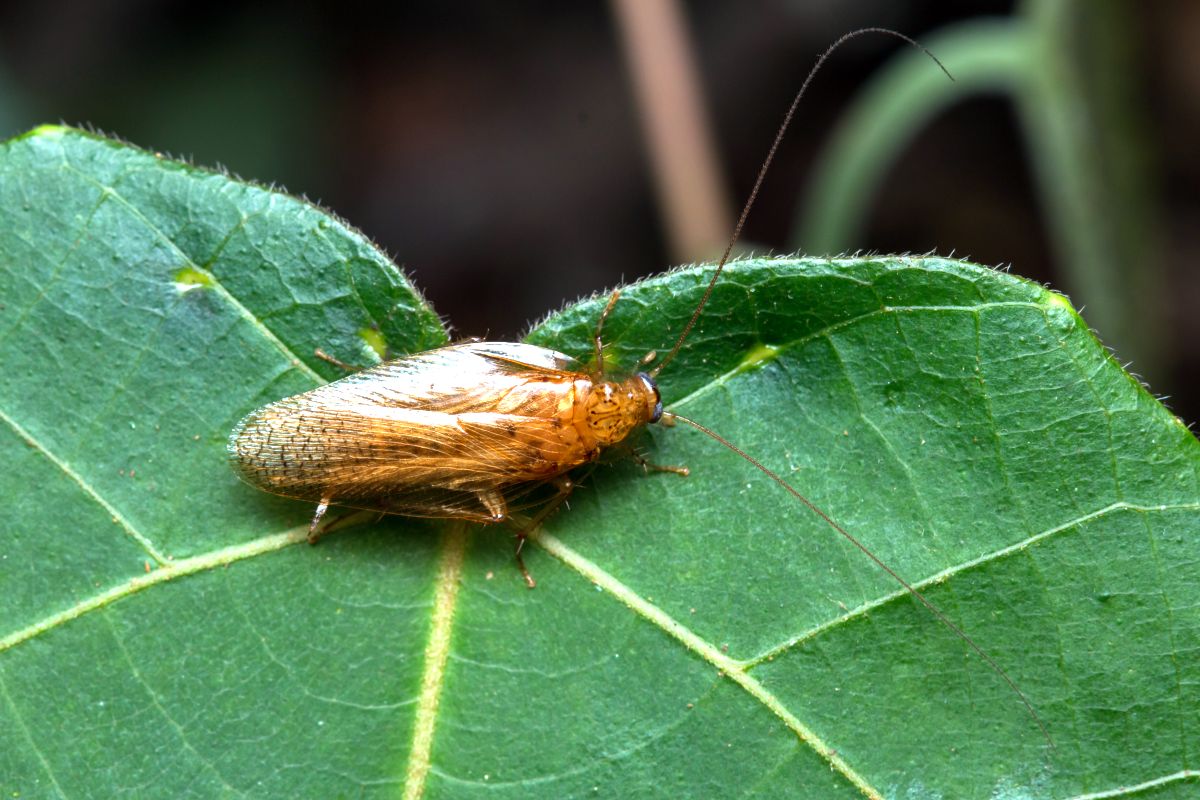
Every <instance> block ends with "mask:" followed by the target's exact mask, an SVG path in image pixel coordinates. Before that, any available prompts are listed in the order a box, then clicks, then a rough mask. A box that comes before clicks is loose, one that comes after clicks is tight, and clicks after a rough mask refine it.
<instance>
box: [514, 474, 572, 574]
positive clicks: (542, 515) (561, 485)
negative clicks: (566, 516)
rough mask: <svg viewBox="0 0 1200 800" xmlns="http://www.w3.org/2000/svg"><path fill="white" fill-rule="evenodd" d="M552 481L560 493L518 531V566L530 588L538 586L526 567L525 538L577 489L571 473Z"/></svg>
mask: <svg viewBox="0 0 1200 800" xmlns="http://www.w3.org/2000/svg"><path fill="white" fill-rule="evenodd" d="M550 482H551V483H553V484H554V487H555V488H556V489H558V494H556V495H554V497H552V498H550V499H549V500H547V501H546V504H545V505H544V506H542V507H541V509H539V510H538V513H536V514H534V515H533V518H532V519H530V520H529V522H528V523H526V524H525V525H523V526H521V528H520V529H519V530H518V531H517V551H516V556H517V568H518V569H520V570H521V576H522V577H523V578H525V585H526V586H528V587H529V588H530V589H532V588H534V587H535V586H537V582H536V581H534V579H533V576H532V575H530V574H529V570H528V569H526V568H525V558H524V557H523V556H522V555H521V550H522V548H524V547H525V540H526V539H528V538H529V534H530V533H531V532H532V531H534V530H536V529H537V528H538V526H540V525H541V524H542V522H543V521H545V519H546V517H548V516H550V515H551V514H552V513H554V511H555V510H557V509H558V507H559V506H561V505H562V504H563V502H565V501H566V499H567V498H568V497H570V496H571V492H572V491H574V490H575V482H574V481H572V480H571V476H569V475H559V476H558V477H557V478H552V479H551V481H550Z"/></svg>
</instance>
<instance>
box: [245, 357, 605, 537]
mask: <svg viewBox="0 0 1200 800" xmlns="http://www.w3.org/2000/svg"><path fill="white" fill-rule="evenodd" d="M579 369H581V366H580V365H579V363H578V362H576V361H574V360H573V359H571V358H569V357H567V356H565V355H563V354H561V353H557V352H555V351H553V350H547V349H545V348H541V347H535V346H533V345H527V344H515V343H499V342H472V343H467V344H458V345H450V346H448V347H442V348H439V349H437V350H430V351H428V352H424V353H418V354H416V355H412V356H408V357H405V358H400V359H396V360H394V361H389V362H386V363H383V364H379V365H378V366H375V367H371V368H370V369H366V370H363V371H362V372H358V373H355V374H353V375H350V376H347V377H345V378H342V379H341V380H339V381H334V382H333V383H330V384H327V385H325V386H322V387H319V388H317V389H313V390H312V391H310V392H305V393H304V394H299V395H295V396H293V397H289V398H285V399H283V400H280V401H278V402H275V403H271V404H270V405H267V406H264V407H262V408H260V409H258V410H257V411H254V412H252V413H251V414H249V415H247V416H246V417H245V418H244V419H243V420H242V421H241V423H239V424H238V426H237V428H235V429H234V432H233V434H232V436H231V437H230V443H229V454H230V460H231V461H232V463H233V465H234V468H235V470H236V471H237V472H238V473H239V475H240V476H241V477H242V478H243V479H244V480H246V481H247V482H248V483H250V484H252V485H254V486H257V487H259V488H262V489H265V490H267V491H269V492H273V493H275V494H280V495H283V496H286V497H295V498H297V499H302V500H311V501H314V502H316V501H320V500H323V499H328V500H330V501H331V502H332V503H334V504H335V505H344V506H350V507H354V508H366V509H371V510H378V511H383V512H387V513H394V514H403V515H408V516H419V517H439V518H440V517H458V518H465V519H470V520H475V521H479V522H494V521H498V520H499V519H502V518H504V517H505V516H507V514H508V512H509V511H510V510H513V509H514V508H517V507H521V506H524V505H533V504H536V503H537V502H538V500H537V498H538V496H539V494H540V493H539V492H537V489H538V487H539V486H541V485H542V484H544V483H545V482H546V481H548V480H550V479H551V478H554V477H555V476H557V475H560V474H562V473H564V472H566V471H568V470H570V469H572V468H574V467H576V466H579V465H580V464H582V463H585V462H586V461H589V460H591V459H592V458H593V457H594V456H595V453H594V452H592V451H590V450H589V449H588V448H587V447H585V446H583V445H582V444H581V442H580V440H579V435H578V432H577V429H576V428H575V426H573V425H571V424H570V419H571V413H572V410H573V408H574V403H575V393H576V382H577V381H581V380H582V381H586V380H588V377H587V375H585V374H582V373H580V372H579V371H578V370H579Z"/></svg>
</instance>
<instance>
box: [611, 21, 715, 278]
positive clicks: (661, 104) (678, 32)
mask: <svg viewBox="0 0 1200 800" xmlns="http://www.w3.org/2000/svg"><path fill="white" fill-rule="evenodd" d="M612 9H613V15H614V16H615V18H616V20H617V23H618V30H619V32H620V38H621V43H622V45H623V47H624V50H625V57H626V61H627V62H628V64H629V73H630V77H631V79H632V80H633V86H634V92H635V95H636V97H637V103H638V111H639V113H640V117H641V122H642V131H643V137H644V140H645V142H646V147H647V149H648V151H649V152H648V157H649V160H650V164H651V167H652V171H653V174H654V179H655V180H654V183H655V189H656V191H657V193H658V203H659V207H660V208H661V214H662V219H663V220H664V224H665V226H666V232H667V239H668V244H669V247H670V254H671V257H672V259H673V260H675V261H677V262H680V263H683V262H689V261H692V262H697V261H703V260H705V259H711V258H715V257H716V256H717V255H718V254H720V252H721V249H722V248H723V247H724V246H725V240H726V238H727V237H728V236H729V234H730V232H731V231H732V230H733V215H732V214H731V213H730V210H729V206H728V203H727V201H726V198H727V197H728V193H727V192H725V191H724V189H723V187H722V185H721V179H720V178H719V175H720V171H719V170H718V168H717V157H716V148H715V146H714V145H713V135H712V128H711V126H710V125H709V123H708V119H707V118H706V116H705V114H704V103H703V101H702V99H701V90H700V84H699V72H698V70H697V68H696V59H695V57H694V56H693V54H692V49H691V45H690V41H689V37H688V34H687V28H686V23H685V20H684V17H683V12H682V10H681V9H680V7H679V4H678V2H677V0H612Z"/></svg>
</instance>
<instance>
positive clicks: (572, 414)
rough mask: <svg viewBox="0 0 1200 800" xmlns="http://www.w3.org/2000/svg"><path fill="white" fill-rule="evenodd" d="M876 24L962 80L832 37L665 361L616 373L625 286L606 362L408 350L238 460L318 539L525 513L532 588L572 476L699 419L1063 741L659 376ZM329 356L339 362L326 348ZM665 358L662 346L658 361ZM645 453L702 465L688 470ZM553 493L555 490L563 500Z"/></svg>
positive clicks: (276, 417)
mask: <svg viewBox="0 0 1200 800" xmlns="http://www.w3.org/2000/svg"><path fill="white" fill-rule="evenodd" d="M867 33H884V34H888V35H891V36H895V37H897V38H899V39H902V40H904V41H905V42H907V43H908V44H910V45H912V46H914V47H916V48H918V49H920V50H922V51H924V52H925V54H926V55H928V56H929V57H930V58H931V59H933V61H934V62H935V63H936V64H937V65H938V67H940V68H941V69H942V71H943V72H946V74H947V76H949V74H950V73H949V72H948V71H946V69H945V67H944V66H943V65H942V63H941V62H940V61H938V59H937V58H936V56H934V55H933V54H932V53H930V52H929V51H928V50H926V49H925V48H924V47H923V46H921V45H920V44H918V43H917V42H916V41H914V40H912V39H910V38H909V37H907V36H905V35H903V34H901V33H897V32H895V31H891V30H888V29H884V28H862V29H858V30H855V31H851V32H850V33H847V34H845V35H843V36H842V37H841V38H839V39H838V40H837V41H835V42H834V43H833V44H832V45H830V46H829V47H828V48H827V49H826V50H825V52H824V53H822V55H821V56H820V57H819V58H818V60H817V62H816V64H815V65H814V66H813V68H812V69H811V71H810V72H809V74H808V76H807V77H806V78H805V80H804V83H803V84H802V85H801V87H800V90H799V91H798V92H797V94H796V96H795V98H794V99H793V101H792V104H791V106H790V107H789V109H788V112H787V114H786V115H785V116H784V120H783V122H782V124H781V125H780V127H779V130H778V132H777V133H776V136H775V139H774V141H773V142H772V144H771V147H770V149H769V151H768V153H767V157H766V159H765V160H764V162H763V164H762V167H761V168H760V170H759V173H758V177H757V179H756V181H755V184H754V187H753V189H752V190H751V192H750V196H749V199H748V200H747V201H746V204H745V206H744V207H743V209H742V212H741V215H740V216H739V218H738V221H737V224H736V226H735V228H734V231H733V235H732V236H731V238H730V240H729V243H728V245H727V246H726V248H725V251H724V254H723V255H722V256H721V259H720V261H719V262H718V263H717V267H716V269H715V271H714V272H713V276H712V278H711V280H710V281H709V283H708V286H707V289H706V291H705V293H704V295H703V297H702V298H701V299H700V302H699V303H698V304H697V306H696V308H695V310H694V311H693V313H692V316H691V318H690V319H689V321H688V323H687V324H686V325H685V326H684V328H683V330H682V331H681V332H680V334H679V336H678V337H677V338H676V340H675V344H674V346H673V347H672V348H671V350H670V351H669V352H668V353H667V355H666V356H665V357H664V358H663V359H662V360H661V361H659V362H658V364H657V365H656V366H654V367H653V368H652V369H649V370H648V371H644V372H637V373H635V374H633V375H632V376H631V377H624V378H615V377H614V378H610V377H609V376H607V375H606V374H605V372H604V354H603V343H602V339H601V336H602V333H603V325H604V321H605V319H606V318H607V317H608V315H609V313H610V312H611V311H612V309H613V307H614V306H615V305H616V303H617V300H618V298H619V296H620V292H619V290H618V291H615V292H613V294H612V295H611V297H610V298H609V301H608V304H607V305H606V306H605V308H604V310H603V312H602V313H601V315H600V318H599V320H598V321H597V323H596V329H595V334H594V337H593V339H594V345H595V360H596V365H595V367H594V368H593V369H591V370H589V369H587V368H586V366H585V365H584V364H583V363H581V362H579V361H577V360H576V359H574V358H571V357H570V356H567V355H564V354H562V353H559V352H556V351H554V350H549V349H547V348H544V347H538V346H536V345H531V344H521V343H512V342H487V341H469V342H463V343H459V344H452V345H449V346H446V347H440V348H437V349H435V350H429V351H427V352H423V353H416V354H414V355H409V356H404V357H402V358H398V359H395V360H391V361H386V362H384V363H381V364H378V365H376V366H373V367H370V368H367V369H364V370H361V371H358V372H355V373H353V374H351V375H349V376H347V377H345V378H342V379H341V380H337V381H334V382H333V383H329V384H326V385H325V386H321V387H319V388H317V389H313V390H312V391H309V392H305V393H303V394H298V395H295V396H293V397H288V398H285V399H283V400H279V401H277V402H274V403H271V404H269V405H266V406H263V407H262V408H260V409H258V410H256V411H253V412H251V413H250V414H248V415H247V416H246V417H245V418H244V419H242V420H241V422H239V423H238V425H237V427H236V428H235V429H234V430H233V433H232V434H231V436H230V440H229V454H230V460H231V462H232V463H233V466H234V468H235V469H236V470H237V472H238V473H239V475H240V476H241V477H242V478H243V479H244V480H246V481H247V482H248V483H250V484H251V485H253V486H256V487H258V488H260V489H263V490H265V491H268V492H271V493H273V494H278V495H282V496H285V497H293V498H297V499H301V500H310V501H313V502H316V503H317V509H316V513H315V514H314V516H313V520H312V523H311V525H310V528H309V538H310V541H315V538H316V536H317V534H318V524H319V523H320V521H321V519H322V517H323V516H324V514H325V512H326V510H327V509H328V508H329V506H330V505H337V506H345V507H350V508H357V509H365V510H373V511H378V512H381V513H390V514H399V515H403V516H412V517H427V518H435V519H451V518H452V519H463V520H468V521H471V522H477V523H499V522H509V523H519V526H518V534H517V539H518V541H517V562H518V566H519V567H520V570H521V573H522V575H523V576H524V578H525V581H526V583H527V584H528V585H529V587H530V588H533V586H534V585H535V584H534V581H533V578H532V577H531V576H530V575H529V572H528V570H526V568H525V565H524V562H523V560H522V558H521V544H522V543H523V540H524V538H525V536H526V535H527V534H528V533H530V532H531V531H532V530H534V528H536V526H537V525H539V524H540V523H541V521H542V520H543V519H544V518H545V517H546V516H547V515H548V514H549V513H550V512H551V511H553V510H554V509H555V508H557V506H558V505H559V504H560V503H561V502H562V501H563V500H565V499H566V497H567V496H568V495H569V494H570V492H571V490H572V488H573V485H574V484H573V483H572V481H571V478H570V473H571V472H572V470H575V469H577V468H579V467H583V466H585V465H588V464H592V463H594V462H595V461H596V460H597V459H598V458H599V457H600V454H601V453H602V452H603V451H604V450H605V449H606V448H609V447H612V446H614V445H618V444H621V443H622V442H625V441H626V440H628V439H629V437H630V436H631V435H632V434H634V433H635V432H637V431H639V430H641V429H642V428H643V427H644V426H646V425H648V424H651V423H656V422H660V421H661V422H663V423H664V424H674V423H675V422H682V423H685V424H687V425H689V426H691V427H693V428H696V429H697V430H699V431H701V432H702V433H705V434H707V435H708V436H710V437H711V438H713V439H714V440H716V441H717V442H719V443H721V444H722V445H724V446H725V447H727V448H729V449H730V450H732V451H733V452H735V453H737V454H738V455H739V456H741V457H742V458H743V459H745V460H746V461H748V462H749V463H750V464H752V465H753V466H754V467H756V468H757V469H759V470H761V471H762V472H763V473H764V474H765V475H766V476H767V477H769V478H770V479H771V480H772V481H774V482H775V483H777V484H778V485H779V486H780V487H782V488H783V489H784V490H785V491H786V492H788V493H789V494H791V495H792V496H793V497H794V498H796V499H797V500H799V501H800V502H801V503H803V504H804V505H805V506H807V507H808V508H809V509H810V510H811V511H812V512H813V513H815V514H816V515H817V516H819V517H820V518H821V519H822V520H823V521H824V522H826V523H827V524H829V525H830V526H831V527H832V528H833V529H834V530H835V531H837V532H838V533H839V534H840V535H842V536H843V537H845V538H846V539H847V540H849V541H850V542H851V543H852V544H853V545H854V546H855V547H857V548H858V549H859V550H860V551H862V552H863V553H864V554H865V555H866V556H867V557H868V558H870V559H871V561H873V562H874V563H875V564H876V565H877V566H878V567H879V568H881V569H882V570H883V571H884V572H886V573H887V574H888V575H889V576H891V577H892V578H893V579H894V580H895V581H897V582H898V583H899V584H900V585H901V586H903V587H904V589H905V590H907V592H908V593H909V594H911V595H912V596H913V597H914V598H915V599H917V600H918V601H919V602H920V603H921V604H922V605H924V606H925V607H926V608H927V609H928V610H929V611H930V613H932V614H933V615H934V616H935V617H936V618H937V619H938V620H939V621H940V622H941V623H942V624H944V625H945V626H946V627H948V628H949V629H950V630H951V631H953V632H954V634H955V635H957V636H958V637H959V638H960V639H962V640H963V641H964V642H965V643H966V644H967V645H968V646H970V647H971V649H972V650H974V651H975V652H976V653H977V654H978V655H979V656H980V658H982V659H983V660H984V661H985V662H986V663H987V664H988V666H989V667H990V668H991V669H992V670H993V671H994V672H996V673H997V674H998V675H999V676H1000V677H1001V678H1002V679H1003V680H1004V681H1005V682H1006V683H1007V684H1008V686H1009V687H1010V688H1011V689H1012V691H1013V692H1015V693H1016V695H1017V697H1018V698H1020V700H1021V702H1022V703H1023V704H1024V706H1025V708H1026V710H1027V711H1028V712H1029V714H1030V715H1031V716H1032V717H1033V719H1034V720H1035V721H1036V722H1037V724H1038V726H1039V727H1040V728H1041V730H1042V733H1043V735H1044V736H1045V738H1046V740H1047V742H1050V743H1051V744H1052V742H1051V740H1050V737H1049V733H1048V732H1047V730H1046V728H1045V726H1044V725H1043V723H1042V722H1041V719H1040V718H1039V717H1038V715H1037V713H1036V712H1035V711H1034V709H1033V706H1032V704H1031V703H1030V702H1029V700H1028V699H1027V698H1026V697H1025V695H1024V693H1023V692H1021V690H1020V689H1019V688H1018V687H1017V685H1016V683H1015V682H1014V681H1013V680H1012V678H1010V677H1009V676H1008V674H1007V673H1006V672H1005V671H1004V670H1003V669H1002V668H1001V667H1000V665H999V664H997V663H996V662H995V661H994V660H993V659H992V657H991V656H989V655H988V654H987V653H986V652H985V651H984V650H983V649H982V648H981V647H980V646H979V645H977V644H976V643H975V642H974V640H972V639H971V638H970V637H969V636H967V634H966V633H965V632H964V631H963V630H962V629H961V628H959V627H958V626H957V625H955V624H954V623H953V622H952V621H951V620H950V619H949V618H947V617H946V615H945V614H944V613H942V611H941V610H939V609H938V608H937V607H936V606H935V605H933V604H932V603H931V602H930V601H929V600H927V599H926V598H925V596H924V595H923V594H922V593H921V592H920V591H918V590H917V589H916V588H915V587H914V586H912V584H910V583H909V582H908V581H906V580H905V579H904V578H902V577H901V576H900V575H899V574H897V573H896V572H895V571H894V570H893V569H892V568H891V567H889V566H888V565H887V564H886V563H884V562H883V561H882V560H881V559H880V558H878V557H877V556H876V555H875V554H874V553H873V552H872V551H871V550H870V549H869V548H867V546H866V545H864V544H863V543H862V542H860V541H859V540H858V539H857V538H856V537H855V536H853V535H852V534H851V533H849V532H848V531H847V530H846V529H845V528H843V527H842V526H841V525H839V524H838V523H837V522H835V521H834V520H833V519H832V518H831V517H830V516H829V515H827V514H826V513H825V512H824V511H823V510H821V509H820V508H818V507H817V506H816V505H814V504H813V503H812V502H811V501H809V500H808V498H806V497H805V496H804V495H802V494H801V493H800V492H799V491H797V490H796V489H794V488H793V487H792V486H791V485H790V484H788V483H787V482H786V481H785V480H784V479H783V478H781V477H780V476H779V475H778V474H776V473H775V472H774V471H772V470H771V469H770V468H768V467H767V466H765V465H764V464H762V463H761V462H759V461H758V460H757V459H755V458H753V457H752V456H750V455H749V454H747V453H746V452H744V451H743V450H741V449H740V448H738V447H737V446H735V445H734V444H732V443H731V442H729V441H727V440H726V439H724V438H722V437H721V436H719V435H718V434H717V433H715V432H713V431H712V430H709V429H708V428H707V427H705V426H704V425H701V424H700V423H698V422H696V421H694V420H691V419H688V418H686V417H683V416H680V415H679V414H675V413H672V412H670V411H664V409H663V404H662V399H661V397H660V395H659V391H658V386H657V384H656V378H657V376H658V374H659V373H660V372H661V371H662V370H663V368H664V367H666V366H667V365H668V364H670V363H671V361H672V360H674V358H675V356H676V355H677V354H678V352H679V350H680V348H681V347H682V346H683V344H684V342H685V341H686V340H687V338H688V336H689V334H690V333H691V331H692V329H693V327H694V326H695V324H696V321H697V320H698V319H699V317H700V314H701V312H702V311H703V309H704V307H705V305H706V304H707V302H708V300H709V297H710V296H711V295H712V291H713V288H714V286H715V285H716V283H717V280H718V279H719V278H720V275H721V271H722V269H723V268H724V266H725V264H726V262H727V261H728V259H729V256H730V254H731V252H732V250H733V247H734V245H735V244H736V242H737V240H738V238H739V236H740V235H741V231H742V228H743V226H744V224H745V221H746V218H747V216H748V215H749V213H750V209H751V207H752V206H753V205H754V201H755V199H756V197H757V195H758V192H759V189H760V187H761V186H762V182H763V179H764V177H765V176H766V173H767V170H768V169H769V167H770V165H771V162H772V161H773V159H774V156H775V153H776V150H777V149H778V147H779V144H780V142H781V141H782V139H783V136H784V133H785V132H786V131H787V128H788V125H789V124H790V122H791V120H792V118H793V116H794V115H795V112H796V109H797V107H798V106H799V103H800V100H801V98H802V97H803V96H804V93H805V91H806V90H807V89H808V85H809V83H810V82H811V81H812V79H813V76H814V75H815V74H816V73H817V71H818V70H819V69H820V68H821V66H822V65H823V64H824V62H825V60H826V59H827V58H828V57H829V56H830V54H832V52H833V51H834V50H836V49H837V48H838V47H839V46H840V45H841V44H843V43H844V42H846V41H847V40H849V39H851V38H854V37H857V36H860V35H863V34H867ZM318 355H321V356H322V357H323V358H327V359H328V360H331V361H333V359H330V358H328V356H325V355H324V354H323V353H321V352H320V351H318ZM653 358H654V354H653V353H652V354H650V355H649V356H648V357H647V359H644V362H645V361H648V360H652V359H653ZM335 363H339V362H336V361H335ZM343 366H344V365H343ZM642 463H643V465H645V466H647V467H648V468H651V469H657V470H664V471H671V472H676V473H678V474H680V475H685V476H686V475H687V474H688V471H687V468H686V467H667V466H657V465H653V464H650V463H649V462H646V461H645V460H642ZM546 487H550V488H551V489H553V490H554V491H553V492H552V493H550V494H549V495H548V496H547V493H546V492H545V491H544V489H545V488H546ZM539 490H543V491H539ZM525 509H537V510H536V511H535V513H534V514H533V515H532V516H529V517H523V516H520V515H518V514H517V512H520V511H523V510H525Z"/></svg>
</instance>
